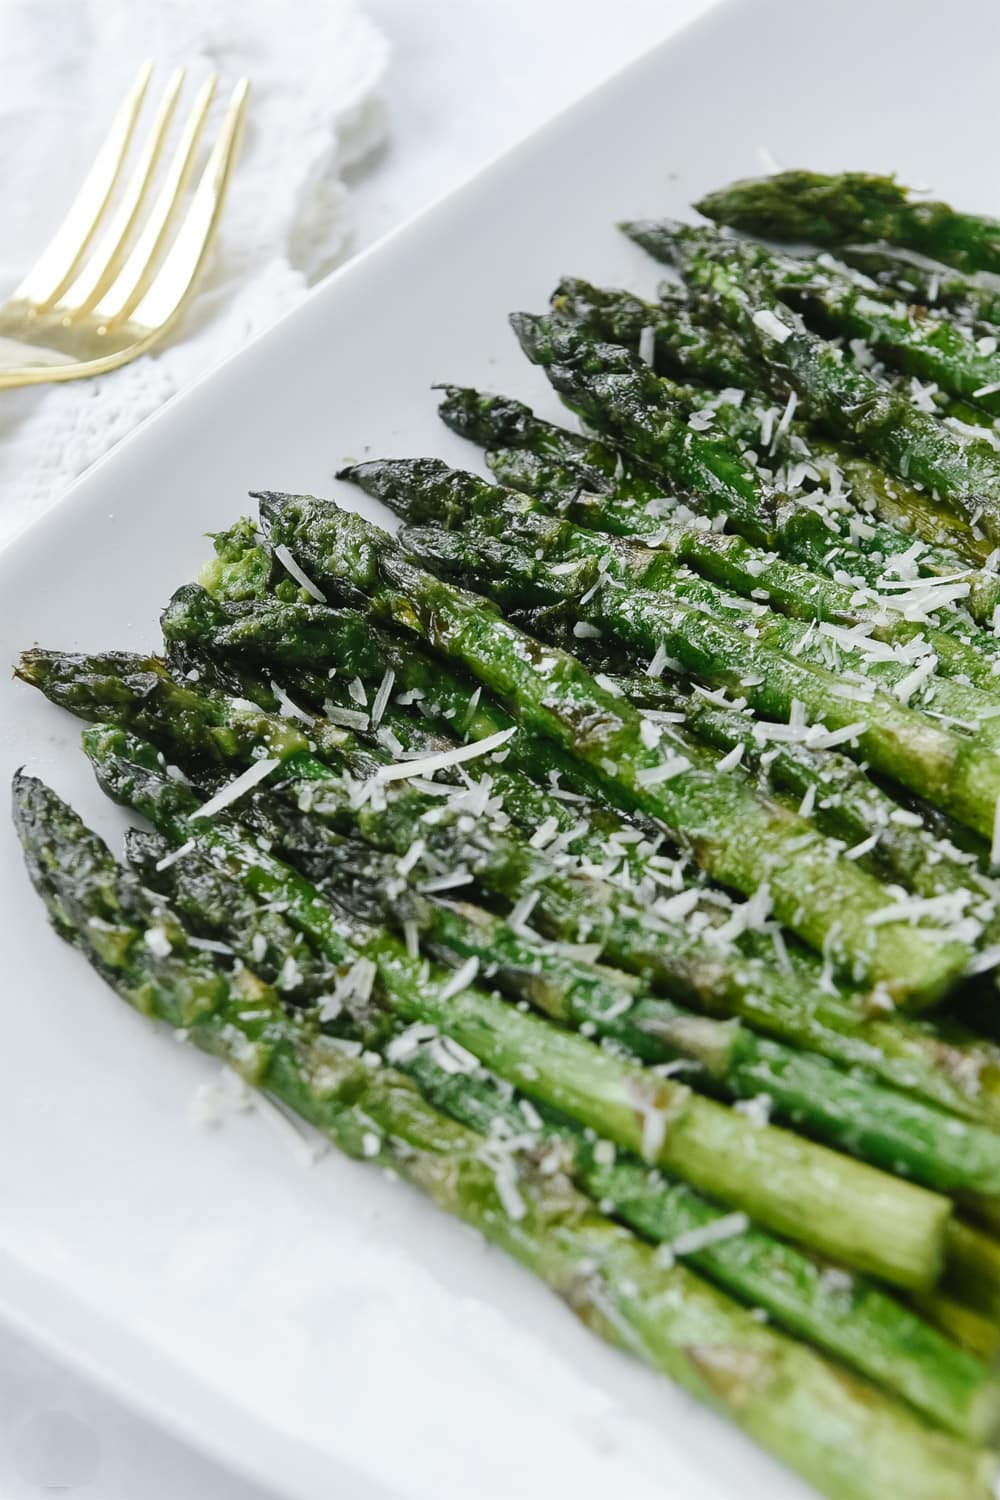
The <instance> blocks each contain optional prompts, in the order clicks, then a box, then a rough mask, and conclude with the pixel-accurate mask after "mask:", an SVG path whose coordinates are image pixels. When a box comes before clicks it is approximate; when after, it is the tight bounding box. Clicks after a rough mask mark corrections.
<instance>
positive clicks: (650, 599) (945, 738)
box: [349, 463, 1000, 836]
mask: <svg viewBox="0 0 1000 1500" xmlns="http://www.w3.org/2000/svg"><path fill="white" fill-rule="evenodd" d="M349 474H350V477H352V478H354V479H355V480H356V481H357V482H360V483H361V484H362V485H363V486H364V487H365V488H366V489H371V490H375V491H377V492H378V493H379V494H380V495H382V496H383V497H384V498H387V499H388V500H389V503H391V504H393V505H395V506H396V507H397V508H398V509H402V508H403V506H404V504H405V506H406V508H407V509H408V510H410V511H411V512H412V511H416V512H418V513H421V514H422V513H425V511H424V502H425V496H426V495H427V494H428V493H430V494H433V495H434V496H435V497H439V495H440V493H441V491H442V489H444V488H447V480H445V483H444V485H442V484H441V483H440V482H438V483H435V482H434V480H433V479H428V474H427V469H426V466H424V468H423V469H421V471H420V474H419V477H416V476H415V477H414V482H413V483H412V484H410V483H407V482H406V481H405V474H406V470H405V466H403V465H400V464H398V463H397V464H392V465H389V466H384V465H362V466H360V467H359V468H358V469H356V470H352V471H349ZM440 478H441V476H440V474H438V476H437V479H438V481H440ZM476 483H477V482H476V481H475V480H474V479H473V478H472V476H460V486H459V487H460V488H461V489H462V490H463V491H465V490H468V489H469V488H470V484H471V485H472V486H474V485H475V484H476ZM478 483H480V484H481V482H478ZM493 494H494V495H495V496H496V502H495V503H496V505H497V506H498V507H499V508H500V509H499V512H498V514H496V515H494V517H492V518H490V519H487V518H484V517H480V516H477V517H476V518H475V519H469V520H467V522H466V524H465V526H464V528H463V530H462V532H461V533H457V532H456V533H447V534H446V533H441V532H439V531H437V530H436V529H434V528H426V529H425V530H424V532H422V533H418V532H417V531H415V530H413V529H412V528H411V529H410V530H409V531H408V532H407V533H406V538H405V545H406V548H407V550H408V551H409V552H410V553H411V554H412V555H416V556H419V557H420V559H421V560H422V561H423V562H424V563H425V564H430V565H431V566H432V567H433V568H434V570H435V571H445V572H447V573H448V575H449V576H453V577H454V576H457V577H459V578H460V579H462V580H463V581H464V582H467V583H472V584H473V586H476V587H479V588H482V587H483V586H484V585H485V586H486V588H487V589H488V590H490V591H491V592H492V593H493V594H494V597H496V598H497V599H498V600H500V601H501V602H502V603H503V604H505V605H510V604H512V603H514V604H521V605H523V604H525V603H528V602H529V601H534V602H553V601H554V600H559V599H563V600H568V601H570V602H571V603H572V602H574V601H577V600H578V599H579V603H578V605H577V607H578V610H579V614H580V618H581V619H582V620H584V621H585V622H587V623H588V624H589V625H590V626H591V627H592V628H596V629H600V630H610V631H612V632H613V633H614V635H615V637H616V639H618V640H620V641H622V642H624V643H625V644H627V645H628V646H629V647H630V648H632V649H633V650H640V651H647V652H648V653H649V655H650V656H652V655H654V654H655V653H656V651H657V650H661V651H666V652H668V653H669V654H670V655H672V656H675V657H677V658H679V659H680V660H681V661H682V662H683V663H684V665H685V667H686V668H687V669H688V670H691V671H694V672H696V673H697V674H698V675H699V676H701V677H702V678H703V679H705V680H710V681H712V682H714V683H716V684H717V685H724V686H730V685H732V686H736V687H737V688H738V689H741V690H742V691H744V692H745V693H746V694H747V696H748V699H749V701H750V702H751V703H752V704H753V706H754V707H755V708H757V709H759V710H760V711H761V712H762V713H764V714H767V715H770V716H772V717H779V716H785V717H787V716H788V715H789V714H790V713H791V712H792V705H793V701H796V702H799V703H801V704H802V705H804V708H805V712H806V714H807V715H808V716H809V717H810V718H811V719H813V720H814V721H822V722H824V723H825V724H826V725H827V726H828V727H829V728H830V729H831V730H838V729H841V730H843V729H845V728H850V727H852V726H856V729H857V733H856V743H857V746H858V753H859V754H863V755H864V756H865V757H866V758H867V759H868V760H870V762H871V763H872V764H873V765H874V766H876V767H877V768H878V769H879V770H882V771H884V772H885V774H886V775H888V776H890V777H892V778H893V779H895V780H898V781H900V782H902V784H903V785H905V786H909V787H910V788H911V789H912V790H914V791H916V792H917V793H918V794H920V795H927V796H929V798H930V800H932V801H933V802H935V803H936V804H937V805H940V806H942V807H943V808H945V809H946V810H947V811H949V812H951V813H953V814H954V815H955V816H957V817H959V818H960V819H961V820H962V821H964V822H966V823H967V824H968V826H970V827H972V828H974V829H976V830H977V831H978V832H980V833H983V834H984V835H986V836H990V835H991V834H992V830H993V824H994V818H995V810H996V799H997V795H998V794H1000V761H998V760H997V757H996V756H995V754H994V753H993V751H992V750H990V749H987V748H985V747H984V746H982V745H977V744H976V743H975V742H974V741H971V740H963V739H960V738H959V737H958V736H956V735H953V734H949V733H948V732H947V731H946V730H944V729H941V728H938V727H936V726H935V725H934V724H933V722H932V721H930V720H928V719H927V718H926V717H924V716H923V715H921V714H918V713H916V712H914V711H913V710H911V709H908V708H906V707H905V706H903V705H902V704H899V703H896V702H894V701H892V700H890V699H889V698H888V697H883V696H881V695H875V694H872V696H871V697H870V701H866V702H865V704H864V708H863V710H861V709H859V707H858V701H857V697H856V695H855V692H854V690H853V689H852V690H851V696H848V697H845V696H844V693H843V689H842V687H840V686H839V684H838V683H837V682H836V680H835V678H834V676H833V674H832V673H830V672H827V671H824V670H823V669H822V668H820V667H818V666H813V665H809V666H805V665H802V664H801V663H800V662H798V661H797V660H795V659H794V656H793V655H792V654H787V655H786V654H785V653H784V652H783V651H782V650H781V649H780V648H781V646H782V645H784V642H785V639H786V638H787V630H786V624H787V622H781V620H780V617H772V616H770V615H769V614H768V613H767V612H766V611H761V618H760V619H757V618H754V617H753V616H749V617H748V615H743V614H741V613H740V612H737V618H736V620H735V621H733V620H732V619H730V620H729V621H728V622H725V623H723V622H722V621H720V620H719V619H717V618H716V619H710V618H709V615H710V614H714V615H715V616H720V615H722V616H723V617H724V615H725V601H724V599H723V598H722V597H721V596H720V595H718V594H717V593H714V592H712V591H710V590H708V589H707V586H706V589H705V592H704V598H703V599H701V598H699V597H698V594H697V593H696V592H695V591H694V590H693V589H692V587H691V585H690V584H683V583H679V582H678V580H677V577H676V574H675V572H674V569H673V564H672V561H671V560H670V559H669V557H668V558H667V565H666V567H664V565H663V559H662V557H660V556H658V555H657V554H656V552H655V551H653V552H651V551H649V550H646V549H639V548H635V547H631V548H630V547H628V546H627V545H626V544H623V543H617V544H616V543H613V542H611V541H606V540H605V539H603V538H598V537H595V536H593V535H592V534H591V533H588V532H586V531H583V530H582V529H580V528H577V527H573V526H572V525H570V524H568V523H566V522H561V521H558V520H550V519H548V518H545V517H543V516H539V515H538V514H536V513H535V512H534V511H533V510H532V509H531V508H530V502H527V501H524V502H520V501H518V499H517V497H512V498H511V501H510V503H509V504H506V505H505V503H504V492H502V491H494V492H493ZM404 496H405V499H404ZM495 524H498V525H500V526H501V527H502V529H503V532H504V542H503V544H502V545H500V544H498V543H497V542H496V541H495V540H494V538H493V536H492V530H493V527H494V525H495ZM514 538H516V545H514V546H511V545H510V543H511V541H512V539H514ZM521 547H523V548H524V551H523V552H522V551H521V550H520V548H521ZM588 560H589V561H591V562H592V563H593V564H594V568H593V571H592V573H591V575H587V574H586V572H585V566H584V565H585V563H586V562H587V561H588ZM553 565H555V569H556V571H555V572H553V571H552V567H553ZM571 567H572V571H570V569H571ZM750 576H751V577H752V576H753V574H752V570H751V571H750ZM588 584H590V585H591V587H589V588H587V585H588ZM581 588H584V589H586V590H587V591H586V592H585V593H583V595H582V597H580V591H581ZM661 590H663V591H662V592H661ZM665 590H669V592H666V591H665ZM750 624H752V626H753V629H754V635H753V637H751V635H750V634H749V632H748V631H747V626H748V625H750ZM776 648H777V649H776ZM859 664H860V665H864V662H863V658H862V659H860V661H859ZM869 675H870V674H869ZM755 679H758V680H755ZM851 738H852V737H851V736H848V739H851ZM973 766H974V767H975V770H974V771H973V769H972V768H973Z"/></svg>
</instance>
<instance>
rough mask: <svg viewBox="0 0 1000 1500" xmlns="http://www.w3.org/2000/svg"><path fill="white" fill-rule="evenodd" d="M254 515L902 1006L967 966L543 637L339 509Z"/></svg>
mask: <svg viewBox="0 0 1000 1500" xmlns="http://www.w3.org/2000/svg"><path fill="white" fill-rule="evenodd" d="M261 512H262V515H263V516H264V517H265V521H266V524H267V526H268V527H269V529H270V530H271V532H272V536H273V539H274V541H275V542H276V543H280V544H283V545H286V546H287V547H288V548H289V549H290V552H291V554H292V555H293V556H295V557H296V558H297V560H298V561H299V564H300V566H303V567H305V568H307V569H309V570H311V571H310V576H316V577H318V579H319V580H320V584H321V586H323V585H324V584H326V585H327V586H328V587H329V588H330V589H334V588H337V587H341V588H343V587H344V585H345V584H349V585H351V586H353V587H355V588H361V589H365V590H366V591H367V592H368V594H369V598H370V601H371V607H372V609H373V612H375V613H376V614H381V615H382V617H383V618H390V619H394V620H395V621H396V622H397V623H398V624H400V625H402V626H404V627H405V628H407V629H410V630H412V631H413V632H414V633H415V634H417V635H418V636H422V637H424V638H425V639H427V640H429V642H430V643H431V644H432V645H433V646H434V647H435V648H436V649H437V650H439V651H440V652H441V654H442V655H444V656H447V657H450V658H451V660H452V661H457V662H459V663H461V664H462V665H463V666H465V667H466V668H467V669H468V670H469V671H471V672H472V673H473V674H474V675H475V676H477V677H478V678H479V680H480V681H481V682H482V684H483V686H484V687H486V688H487V689H488V690H490V691H491V692H493V693H495V694H496V695H497V696H498V697H499V698H500V699H501V700H502V701H504V702H505V703H506V706H507V707H508V709H510V710H511V711H512V712H513V713H514V715H515V716H516V717H517V718H518V721H519V723H521V724H522V725H523V727H524V728H526V729H527V730H529V731H531V732H533V733H539V734H543V735H546V736H548V737H549V738H552V739H555V740H556V741H557V743H561V744H562V745H563V747H564V748H565V749H567V750H569V751H571V752H572V753H574V754H576V755H577V756H578V757H579V758H580V759H581V760H583V761H584V762H585V763H586V764H588V765H590V766H591V768H592V769H593V770H594V771H595V772H596V773H597V774H598V775H599V776H602V777H604V778H606V779H608V780H609V781H611V782H613V783H614V784H615V786H616V788H617V789H618V791H619V792H621V793H622V794H623V795H624V796H625V797H627V798H629V799H630V800H631V801H632V803H633V805H634V806H635V807H637V808H638V809H640V810H641V811H643V812H645V813H647V814H648V815H649V816H651V817H654V818H657V819H659V820H660V821H661V822H662V823H663V824H665V825H666V826H667V827H668V828H670V829H671V830H673V831H675V832H676V833H677V834H678V835H679V836H680V837H681V838H683V839H684V840H686V841H687V842H688V843H689V844H690V846H691V848H692V852H693V853H694V855H695V857H696V858H697V860H698V862H699V863H700V864H701V865H702V867H703V868H705V869H706V870H707V871H708V872H709V873H710V874H712V875H713V876H714V877H715V878H716V879H718V880H720V882H721V883H723V884H725V885H729V886H732V887H735V888H736V889H737V890H742V891H744V892H745V893H746V894H748V895H749V894H752V893H753V892H755V891H756V890H757V888H758V886H759V885H760V884H761V882H762V880H766V881H767V882H768V884H769V887H770V892H771V899H772V901H773V904H774V909H775V912H776V914H777V915H778V916H779V919H780V920H782V921H783V922H786V923H787V924H788V925H789V926H791V927H792V928H793V929H794V930H796V931H798V932H799V933H800V934H801V935H802V936H803V937H804V938H805V939H806V941H807V942H810V943H811V944H813V945H814V946H815V947H817V948H819V949H822V948H823V946H824V943H825V944H826V947H827V950H828V952H829V953H830V954H831V956H835V957H836V956H839V955H842V961H843V962H844V963H845V964H847V965H851V966H855V965H856V966H857V968H858V970H859V973H866V972H867V973H868V974H869V975H870V976H872V977H873V978H875V979H876V980H878V981H884V982H885V983H886V984H887V985H889V986H890V989H891V990H893V991H894V992H895V993H896V994H899V995H900V996H902V995H903V994H904V993H905V994H907V995H908V998H909V1000H910V1002H911V1003H928V1002H929V1001H930V1000H932V999H933V998H934V997H936V996H937V995H940V993H942V992H943V991H944V990H945V989H947V988H948V987H949V985H950V984H951V983H952V982H953V980H954V978H955V976H956V975H957V973H958V971H959V969H960V967H961V966H962V964H963V962H964V954H963V953H962V951H961V948H960V945H953V944H951V943H948V942H945V943H943V944H942V943H940V942H938V941H935V940H934V938H933V937H932V936H931V935H930V934H928V936H927V938H926V939H924V940H922V939H921V938H920V937H919V936H918V934H917V933H916V932H915V931H914V930H912V929H909V930H904V929H903V928H901V927H900V926H899V925H898V924H896V923H894V922H892V921H885V920H884V919H882V918H876V919H875V922H871V921H869V918H870V917H871V916H872V915H873V913H874V912H875V911H878V910H881V909H884V907H885V900H884V894H883V892H882V889H881V888H880V887H879V886H878V885H877V884H876V883H875V882H873V881H872V880H871V877H869V876H866V875H865V874H864V872H862V871H860V870H858V869H857V868H856V867H854V866H853V865H852V864H851V862H850V861H845V860H843V859H841V858H839V857H838V856H836V855H833V854H832V852H831V850H830V848H829V846H828V845H827V844H826V842H825V841H824V840H823V839H822V838H821V837H820V836H819V835H817V834H816V833H815V832H814V831H813V830H811V829H810V828H809V827H808V825H806V824H804V823H803V822H801V821H800V820H798V819H797V818H795V817H794V816H793V815H790V814H788V813H787V812H784V811H779V810H778V809H777V808H774V807H771V806H769V805H768V804H766V803H762V802H761V801H760V800H759V799H758V798H757V797H756V795H754V794H753V793H752V792H750V791H749V789H748V788H747V786H746V785H745V783H744V782H743V781H742V780H741V779H740V778H739V777H733V776H727V775H721V774H720V773H718V771H717V770H716V769H715V767H714V764H713V765H711V766H710V765H708V764H696V763H695V760H692V758H691V757H690V756H688V755H685V756H683V757H680V760H682V761H683V762H684V763H683V764H680V763H678V758H677V757H673V758H671V757H669V756H668V757H667V758H666V759H665V758H664V755H663V752H662V750H659V751H658V750H657V749H656V748H655V747H650V746H649V745H648V744H647V743H646V742H645V741H644V739H643V728H642V722H641V716H640V715H639V713H638V712H637V711H636V710H635V709H633V708H632V707H631V706H630V705H629V704H627V703H624V702H622V701H621V700H619V699H617V698H616V697H615V696H614V694H613V693H610V692H608V690H607V689H606V688H603V687H602V686H601V685H600V684H599V683H598V682H596V681H595V679H594V678H593V677H592V676H591V674H590V673H589V672H588V671H587V670H586V669H585V668H584V667H583V666H582V664H581V663H580V662H579V661H578V660H577V659H576V658H574V657H572V656H569V655H568V654H567V653H565V652H562V651H559V650H557V649H555V648H552V647H541V646H539V645H538V643H537V642H535V641H533V640H532V639H531V638H530V637H527V636H525V635H524V634H523V632H521V631H520V630H518V629H516V628H515V627H514V626H512V625H511V624H510V623H509V622H507V621H504V620H502V619H500V618H499V617H498V616H497V615H496V614H495V613H494V612H493V611H492V610H491V609H490V607H489V606H487V605H485V604H484V602H483V601H482V600H481V599H479V598H477V597H476V596H474V595H469V594H466V593H463V592H462V591H460V590H458V589H455V588H454V587H452V586H450V585H447V584H445V583H443V582H441V581H440V580H438V579H436V578H434V577H433V576H432V575H431V574H429V573H426V572H424V571H422V570H421V569H418V568H414V567H413V566H412V565H411V564H409V563H407V562H406V560H405V558H404V557H403V556H402V554H401V552H400V550H399V548H398V547H397V546H396V545H395V544H394V543H393V542H392V540H391V538H389V537H388V536H386V534H385V533H384V532H380V531H379V530H378V528H377V527H373V526H371V525H370V524H368V523H366V522H364V521H362V520H361V519H360V518H359V517H357V516H353V515H350V514H349V513H347V512H344V511H341V510H339V509H338V508H337V507H336V506H333V505H330V504H324V503H323V502H319V501H314V500H309V499H308V498H305V497H298V498H296V497H291V496H284V497H282V496H265V497H263V498H262V503H261ZM600 592H604V591H603V590H602V591H600ZM696 759H697V757H696ZM998 766H1000V761H998ZM834 909H836V910H837V913H838V915H837V916H836V917H835V916H833V911H834ZM837 922H839V924H840V925H839V927H837V928H835V927H834V923H837Z"/></svg>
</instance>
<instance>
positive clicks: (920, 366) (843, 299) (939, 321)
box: [684, 229, 1000, 415]
mask: <svg viewBox="0 0 1000 1500" xmlns="http://www.w3.org/2000/svg"><path fill="white" fill-rule="evenodd" d="M684 239H685V242H686V244H687V245H688V247H689V250H690V251H692V252H694V253H697V246H699V245H701V246H702V247H703V248H704V249H705V250H706V251H708V253H710V254H711V253H712V252H713V250H714V249H715V248H717V247H718V246H720V245H721V246H723V247H724V251H725V253H728V245H727V242H726V241H725V240H722V239H721V238H720V237H719V236H718V235H717V234H716V233H715V232H714V231H712V230H699V229H693V230H688V231H687V232H686V233H685V235H684ZM740 255H741V259H742V261H743V263H744V264H746V265H750V266H752V267H753V268H754V269H755V270H757V271H759V272H760V273H761V274H762V275H763V276H764V277H766V278H767V279H768V281H770V282H771V283H772V284H773V286H774V287H775V288H776V289H777V291H778V294H779V296H781V297H782V298H783V299H784V300H786V301H788V302H789V303H790V304H791V305H792V306H794V307H797V308H799V309H800V310H801V311H802V312H804V314H805V315H806V317H807V318H808V319H809V320H810V321H813V322H817V323H818V324H819V326H820V331H822V332H827V333H832V334H835V335H844V336H846V337H850V338H860V339H862V340H864V341H865V342H866V343H868V344H869V345H870V346H871V348H872V350H873V351H874V352H875V353H876V354H877V355H878V357H879V358H880V359H884V360H886V361H887V362H888V363H889V364H891V365H894V366H896V368H898V369H900V370H903V371H904V372H905V373H906V374H909V375H916V376H918V377H919V378H920V379H922V380H932V381H934V382H936V383H937V384H938V385H939V386H940V387H942V389H943V390H945V391H947V392H949V393H950V394H951V395H953V396H956V397H958V398H960V399H961V400H963V401H968V402H971V403H972V404H973V405H977V404H978V405H979V406H980V407H981V408H982V409H983V410H984V411H987V412H989V413H990V414H991V415H996V414H997V412H998V410H1000V403H998V401H997V396H996V392H997V387H998V384H1000V380H998V377H1000V360H997V358H996V354H995V350H994V349H993V348H992V340H987V341H986V342H985V344H983V343H981V342H980V340H978V339H977V338H976V337H975V335H973V334H972V333H969V332H966V330H965V329H963V328H961V327H959V325H958V324H957V323H955V322H954V321H953V320H951V319H950V318H948V317H938V316H935V315H934V314H933V313H932V312H930V311H929V310H928V309H927V308H917V307H911V306H910V305H909V304H907V303H905V302H900V301H889V300H886V294H885V292H884V291H883V290H881V289H879V288H878V287H877V285H876V284H875V283H872V282H870V281H869V279H868V278H867V277H864V276H861V275H860V274H859V273H857V272H852V271H850V270H848V269H846V268H843V267H838V266H837V265H836V264H834V263H824V264H822V265H821V264H820V263H818V262H816V261H812V260H799V259H797V258H794V257H792V256H787V255H779V254H775V253H774V252H771V251H769V250H765V249H764V248H763V247H762V246H756V245H741V247H740Z"/></svg>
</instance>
